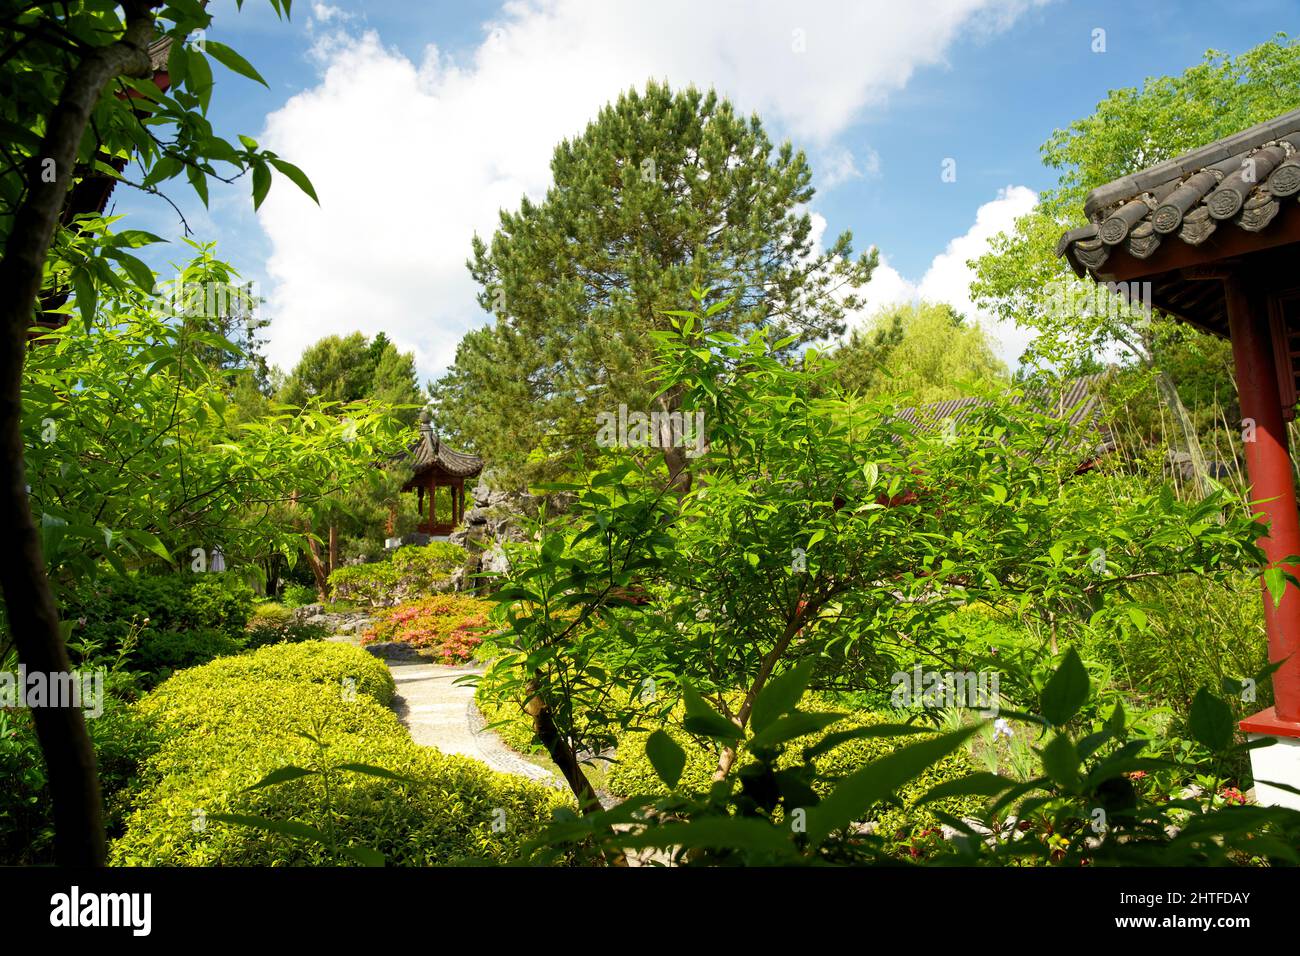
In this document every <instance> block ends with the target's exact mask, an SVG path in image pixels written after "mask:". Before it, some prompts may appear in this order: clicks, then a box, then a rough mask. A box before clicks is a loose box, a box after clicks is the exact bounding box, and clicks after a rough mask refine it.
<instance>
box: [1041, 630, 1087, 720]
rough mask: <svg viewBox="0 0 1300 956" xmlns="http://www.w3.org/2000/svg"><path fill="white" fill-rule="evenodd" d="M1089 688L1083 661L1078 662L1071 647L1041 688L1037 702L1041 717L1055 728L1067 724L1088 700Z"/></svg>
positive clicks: (1077, 656)
mask: <svg viewBox="0 0 1300 956" xmlns="http://www.w3.org/2000/svg"><path fill="white" fill-rule="evenodd" d="M1091 686H1092V685H1091V682H1090V681H1089V680H1088V671H1087V670H1086V669H1085V668H1084V666H1083V661H1081V660H1079V655H1078V654H1077V653H1076V652H1075V650H1074V648H1073V647H1071V648H1069V649H1068V650H1066V652H1065V658H1064V659H1063V660H1062V661H1061V665H1060V666H1059V667H1058V668H1057V669H1056V673H1054V674H1053V675H1052V676H1051V678H1050V679H1049V680H1048V681H1047V685H1046V686H1045V687H1044V688H1043V693H1042V696H1041V698H1040V700H1039V704H1040V710H1041V711H1042V714H1043V716H1044V717H1045V718H1047V720H1048V722H1049V723H1051V724H1052V725H1054V726H1057V727H1059V726H1061V725H1062V724H1065V723H1067V722H1068V721H1069V720H1070V718H1071V717H1073V716H1074V715H1075V714H1077V713H1078V712H1079V708H1080V707H1082V706H1083V703H1084V701H1086V700H1087V699H1088V693H1089V691H1090V690H1091Z"/></svg>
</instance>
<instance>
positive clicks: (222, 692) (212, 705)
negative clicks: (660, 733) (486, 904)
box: [111, 644, 564, 866]
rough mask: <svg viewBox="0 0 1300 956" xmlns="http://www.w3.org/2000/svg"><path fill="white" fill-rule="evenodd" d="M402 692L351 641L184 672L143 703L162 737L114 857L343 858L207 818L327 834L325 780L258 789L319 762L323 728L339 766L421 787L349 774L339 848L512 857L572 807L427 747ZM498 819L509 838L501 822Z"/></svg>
mask: <svg viewBox="0 0 1300 956" xmlns="http://www.w3.org/2000/svg"><path fill="white" fill-rule="evenodd" d="M348 678H351V680H352V681H354V682H355V684H351V683H345V682H346V681H347V679H348ZM353 689H354V690H355V693H353V692H351V691H352V690H353ZM392 692H393V682H392V677H391V676H390V675H389V673H388V669H387V668H386V667H385V665H384V664H383V663H382V662H380V661H378V660H376V659H375V658H373V657H372V656H371V655H370V654H368V653H366V652H365V651H362V650H360V649H359V648H356V647H351V646H348V645H341V644H295V645H279V646H275V647H268V648H263V649H262V650H259V651H256V652H254V653H252V654H247V655H243V656H241V657H234V658H223V659H221V660H218V661H214V662H213V663H211V664H208V665H206V666H204V667H199V668H194V669H192V670H189V671H185V672H183V673H180V674H177V675H176V676H175V677H173V678H172V679H171V680H169V681H167V682H166V683H164V684H163V685H161V686H160V687H158V688H157V690H155V691H154V692H153V693H152V694H150V695H149V696H148V697H146V698H144V700H142V701H141V702H140V703H139V704H138V705H137V707H138V709H139V711H140V712H141V713H142V714H143V715H145V716H147V717H150V718H152V719H154V720H156V721H157V724H158V728H159V733H160V736H161V738H162V741H163V743H162V746H161V749H160V750H159V751H158V752H157V753H156V754H155V755H154V756H153V757H152V758H151V759H150V760H149V762H148V767H147V770H148V774H149V783H148V784H147V786H146V787H145V788H144V789H143V790H142V791H141V792H140V794H139V795H138V798H137V800H136V803H135V808H134V810H133V811H132V812H131V814H130V816H129V818H128V820H127V828H126V832H125V834H124V835H123V836H122V837H121V838H120V839H118V840H116V841H115V842H114V843H113V846H112V851H111V855H112V860H113V862H115V863H118V864H126V865H191V866H202V865H317V864H323V863H334V862H338V861H337V860H336V859H331V858H330V856H329V852H328V851H327V850H326V849H325V848H324V847H322V846H320V845H318V844H315V843H312V842H306V841H302V840H298V839H295V838H293V837H290V836H286V835H283V834H279V833H271V834H267V833H265V832H263V831H258V830H254V829H251V828H249V827H244V826H239V825H232V824H228V823H225V822H221V821H218V820H209V819H207V816H208V815H215V814H219V813H228V812H231V813H239V814H252V815H256V816H259V817H264V818H267V819H270V820H277V821H297V822H300V823H305V824H307V825H312V826H318V827H320V826H324V825H325V821H323V820H322V819H321V817H322V810H321V806H322V798H323V793H322V782H321V780H320V779H319V778H315V777H311V778H303V779H298V780H292V781H290V782H287V783H283V784H280V785H278V786H274V787H265V788H261V789H258V790H254V791H251V792H248V791H246V789H245V788H247V787H250V786H252V785H253V784H254V783H257V782H258V781H259V780H261V779H262V778H263V777H265V776H266V774H268V773H269V772H271V771H272V770H276V769H279V768H281V767H284V766H286V765H290V764H292V765H299V766H305V765H307V764H308V763H309V762H310V761H311V753H312V751H313V749H314V745H313V744H312V743H311V742H310V741H308V740H306V739H304V738H303V737H302V736H301V735H300V732H301V731H311V730H313V729H314V728H320V729H321V730H322V734H323V738H324V739H325V740H326V742H327V743H328V745H329V749H330V753H331V757H332V759H337V760H339V761H352V762H357V763H364V764H367V765H370V766H378V767H382V768H384V769H385V770H389V771H392V772H394V773H396V774H400V775H402V776H403V777H407V778H410V779H411V780H412V781H414V782H409V783H408V782H397V781H393V780H384V779H377V778H375V777H372V776H363V775H360V774H339V776H338V779H337V780H336V781H335V782H334V784H333V786H332V788H331V789H332V794H331V805H332V807H333V811H334V824H335V826H336V828H337V832H338V835H339V840H340V842H341V843H342V844H343V845H351V846H366V847H369V848H373V849H377V850H379V851H380V852H382V853H384V854H385V855H386V857H387V858H388V861H389V862H390V863H393V864H399V865H410V866H429V865H439V864H449V863H456V862H463V861H467V860H479V861H503V860H507V859H509V858H511V857H512V856H513V855H514V853H515V851H516V849H517V848H518V846H519V845H520V844H521V843H523V842H524V841H525V840H527V839H528V838H530V837H531V836H533V835H534V834H535V833H536V832H537V831H538V830H539V828H540V827H541V826H542V825H543V823H544V822H545V821H546V820H547V819H548V818H549V816H550V814H551V812H552V810H553V809H556V808H558V807H560V806H562V805H564V799H563V797H562V796H561V795H560V794H559V793H558V792H556V791H552V790H548V789H547V788H544V787H541V786H539V785H537V784H534V783H531V782H529V781H527V780H523V779H516V778H513V777H508V776H505V775H502V774H497V773H494V772H492V771H489V770H487V769H486V768H485V767H483V765H481V764H479V763H476V762H475V761H473V760H470V759H468V758H464V757H452V756H444V755H442V754H440V753H438V752H437V751H435V750H431V749H428V748H424V747H420V746H418V745H417V744H415V743H414V742H413V741H412V740H411V739H410V737H409V735H408V734H407V732H406V731H405V729H404V728H403V727H402V726H401V724H400V723H399V722H398V720H397V717H396V716H395V715H394V714H393V713H392V712H391V711H390V710H388V709H387V708H386V707H385V706H384V705H385V704H386V703H387V702H388V700H389V699H390V698H391V696H392ZM498 811H504V813H505V821H506V826H505V828H504V829H503V830H501V828H500V827H495V826H494V825H493V824H494V821H497V820H499V819H500V815H499V812H498ZM498 830H501V832H497V831H498Z"/></svg>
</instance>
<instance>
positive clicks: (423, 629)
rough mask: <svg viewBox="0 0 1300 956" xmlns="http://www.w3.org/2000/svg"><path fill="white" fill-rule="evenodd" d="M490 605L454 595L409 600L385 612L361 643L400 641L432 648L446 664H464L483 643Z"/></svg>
mask: <svg viewBox="0 0 1300 956" xmlns="http://www.w3.org/2000/svg"><path fill="white" fill-rule="evenodd" d="M490 607H491V605H490V604H489V603H488V602H486V601H480V600H478V599H476V598H471V597H461V596H459V595H454V594H440V595H437V596H435V597H430V598H422V599H420V600H418V601H407V602H406V603H405V604H399V605H398V606H397V607H394V608H389V609H387V610H384V611H381V612H380V613H379V617H378V620H377V621H376V622H375V624H374V626H373V627H371V628H370V630H368V631H366V632H365V634H363V635H362V637H361V643H362V644H375V643H378V642H381V641H397V642H399V643H402V644H409V645H410V646H412V647H416V648H420V649H425V650H432V651H434V652H436V653H437V655H438V656H439V657H441V658H442V661H443V663H446V664H461V663H464V662H465V661H468V660H471V659H472V658H473V657H474V651H475V650H476V649H477V648H478V646H479V645H480V644H481V643H482V642H483V632H484V631H485V629H486V628H487V626H488V617H487V615H488V609H489V608H490Z"/></svg>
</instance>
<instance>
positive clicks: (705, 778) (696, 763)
mask: <svg viewBox="0 0 1300 956" xmlns="http://www.w3.org/2000/svg"><path fill="white" fill-rule="evenodd" d="M897 722H898V715H897V714H888V713H857V714H852V715H850V716H849V717H847V718H846V719H844V720H843V721H841V722H839V723H837V724H835V725H834V726H833V727H832V728H831V730H832V731H841V730H849V729H851V728H855V727H867V726H871V725H873V724H887V723H897ZM680 723H681V721H680V713H679V714H678V716H677V718H676V719H674V720H672V721H670V722H669V723H668V724H667V725H665V726H663V727H661V728H657V729H662V730H664V731H665V732H666V733H667V734H668V736H669V737H671V738H672V739H673V740H675V741H676V742H677V743H678V745H679V746H681V748H682V749H683V750H684V751H685V752H686V765H685V767H684V768H683V770H682V775H681V779H680V780H679V782H678V787H677V789H678V790H679V791H687V792H690V791H694V792H697V793H703V792H706V791H707V790H708V789H709V787H710V785H711V784H712V778H713V772H714V770H716V769H717V766H718V760H717V756H716V754H715V752H714V751H713V750H712V749H711V748H709V747H703V746H701V745H700V744H699V743H697V742H695V741H694V740H693V739H692V738H691V736H690V735H689V734H687V733H686V732H685V731H683V730H680V729H678V728H679V726H680ZM651 729H656V728H651ZM927 736H929V735H921V734H916V735H911V736H906V737H865V738H860V739H857V740H848V741H845V742H844V743H842V744H840V745H839V746H838V747H835V748H833V749H832V750H830V751H829V752H827V753H825V754H822V755H820V756H818V757H817V758H816V759H815V760H814V761H813V765H814V766H815V767H816V771H817V777H816V780H815V781H814V783H813V790H814V791H816V793H817V794H818V796H821V797H825V796H826V795H827V794H828V793H830V791H831V790H833V789H834V787H835V784H836V783H837V782H838V781H839V780H840V779H842V778H843V777H845V776H847V775H848V774H850V773H852V772H853V771H855V770H857V769H858V768H859V767H862V766H864V765H866V764H868V763H870V762H871V761H873V760H878V759H880V758H881V757H884V756H886V755H888V754H890V753H892V752H893V751H894V750H895V749H897V748H898V747H899V746H903V745H905V744H910V743H916V742H918V741H920V740H924V739H927ZM813 739H814V738H812V737H806V738H799V739H797V740H794V741H792V742H791V744H790V745H789V748H788V750H787V753H786V754H785V755H784V756H783V758H782V759H781V761H780V762H779V766H783V767H784V766H792V765H793V764H794V763H795V761H796V759H797V757H798V752H799V749H800V748H802V747H804V746H806V745H808V744H811V743H812V742H813ZM645 741H646V734H645V733H641V732H634V733H629V734H626V735H624V736H623V737H621V738H620V739H619V745H618V759H617V762H615V763H614V764H613V765H612V766H611V767H610V768H609V772H608V774H607V775H606V778H605V786H606V788H607V789H608V790H609V791H610V792H611V793H613V794H616V795H617V796H621V797H632V796H637V795H640V794H651V795H656V796H662V795H666V794H668V793H669V790H668V788H667V787H666V786H664V783H663V781H662V780H660V779H659V775H658V774H657V773H656V772H655V769H654V767H653V766H652V765H651V762H650V760H649V759H648V758H647V757H646V753H645ZM972 770H973V768H972V766H971V763H970V760H969V758H968V757H967V756H966V753H965V751H958V752H956V753H952V754H949V755H948V756H946V757H944V758H943V759H942V760H940V761H938V762H937V763H935V764H934V765H932V766H931V767H929V768H928V769H927V770H926V771H925V772H924V773H922V774H921V775H919V776H918V777H916V778H915V779H914V780H912V781H910V782H909V783H908V784H907V785H906V786H905V787H903V788H902V789H900V790H899V792H898V797H899V798H900V799H902V800H903V801H904V803H910V802H911V801H912V800H914V799H916V798H917V797H919V796H921V795H923V794H924V793H926V792H927V791H928V790H930V788H932V787H934V786H936V785H938V784H940V783H943V782H945V781H948V780H955V779H958V778H959V777H962V776H965V775H966V774H968V773H971V772H972ZM733 772H734V771H733ZM978 807H979V804H978V802H976V801H973V800H964V801H963V800H959V799H951V800H940V801H937V802H936V803H935V804H934V805H933V806H932V807H930V806H927V807H924V808H920V809H918V808H905V807H886V808H884V809H882V811H881V812H880V813H878V814H877V816H876V826H877V832H879V833H880V834H881V835H882V836H885V837H887V838H892V839H898V840H908V839H910V838H912V837H914V836H916V835H917V834H918V833H920V832H921V831H924V830H928V829H930V828H933V827H936V826H938V825H939V820H938V818H937V817H935V816H934V814H933V813H932V812H931V809H938V810H941V811H944V812H946V813H950V814H955V815H961V814H962V813H964V812H967V811H973V810H975V809H977V808H978Z"/></svg>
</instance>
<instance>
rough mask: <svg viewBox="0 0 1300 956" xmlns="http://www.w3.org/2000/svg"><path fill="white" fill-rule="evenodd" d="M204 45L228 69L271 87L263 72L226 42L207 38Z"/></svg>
mask: <svg viewBox="0 0 1300 956" xmlns="http://www.w3.org/2000/svg"><path fill="white" fill-rule="evenodd" d="M203 46H204V49H206V50H207V51H208V55H209V56H211V57H212V58H213V59H214V60H216V61H217V62H218V63H220V64H221V65H222V66H224V67H225V68H226V69H228V70H233V71H234V72H236V73H238V74H239V75H240V76H246V77H248V78H249V79H250V80H256V81H257V82H258V83H261V84H262V85H263V86H265V87H266V88H267V89H268V90H269V89H270V86H268V85H267V82H266V80H264V79H262V74H261V73H258V72H257V70H255V69H253V64H251V63H249V62H248V61H247V60H245V59H244V58H243V57H242V56H240V55H239V54H238V53H236V52H235V51H234V50H232V49H231V48H230V47H228V46H226V45H225V44H224V43H218V42H217V41H216V40H206V41H205V42H204V44H203Z"/></svg>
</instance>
